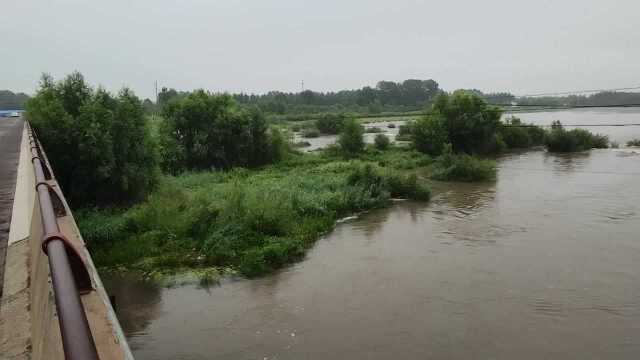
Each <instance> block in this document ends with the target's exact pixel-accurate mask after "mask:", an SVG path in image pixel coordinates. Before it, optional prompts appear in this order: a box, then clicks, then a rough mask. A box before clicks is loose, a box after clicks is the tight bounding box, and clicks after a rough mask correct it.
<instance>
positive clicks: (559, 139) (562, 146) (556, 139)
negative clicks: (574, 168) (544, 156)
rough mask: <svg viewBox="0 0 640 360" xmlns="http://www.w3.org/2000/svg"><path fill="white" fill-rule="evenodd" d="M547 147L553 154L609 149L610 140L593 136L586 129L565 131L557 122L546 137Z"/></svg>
mask: <svg viewBox="0 0 640 360" xmlns="http://www.w3.org/2000/svg"><path fill="white" fill-rule="evenodd" d="M545 145H546V147H547V149H548V150H549V151H551V152H575V151H585V150H590V149H593V148H608V147H609V138H608V137H607V136H605V135H600V134H592V133H591V132H590V131H588V130H585V129H573V130H565V129H564V127H563V126H562V124H561V123H560V122H559V121H557V122H554V124H553V125H552V128H551V130H550V131H549V132H548V133H547V135H546V137H545Z"/></svg>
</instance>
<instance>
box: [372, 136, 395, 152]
mask: <svg viewBox="0 0 640 360" xmlns="http://www.w3.org/2000/svg"><path fill="white" fill-rule="evenodd" d="M390 144H391V141H390V140H389V137H388V136H387V135H385V134H378V135H376V137H375V139H373V145H374V146H375V147H376V149H378V150H387V149H388V148H389V145H390Z"/></svg>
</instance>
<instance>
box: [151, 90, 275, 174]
mask: <svg viewBox="0 0 640 360" xmlns="http://www.w3.org/2000/svg"><path fill="white" fill-rule="evenodd" d="M163 115H164V118H165V119H166V120H165V121H164V123H162V125H161V127H160V134H161V153H162V159H163V161H162V166H163V168H164V169H165V170H166V171H168V172H171V173H177V172H180V171H184V170H193V169H210V168H220V169H229V168H232V167H236V166H248V167H257V166H262V165H265V164H268V163H271V162H274V161H277V160H278V155H277V154H274V153H272V152H271V151H269V150H270V149H275V148H278V146H272V145H271V143H272V142H274V141H276V142H279V143H280V144H281V143H282V138H281V137H280V138H278V137H277V136H278V135H277V134H276V135H275V136H276V137H274V136H270V134H271V135H274V134H275V133H274V132H271V133H270V132H269V131H268V126H267V123H266V119H265V118H264V116H263V114H262V113H261V112H260V111H258V110H257V109H250V110H242V109H240V108H239V107H238V106H237V105H236V103H235V101H234V100H233V98H232V97H231V96H229V95H214V94H210V93H207V92H205V91H204V90H197V91H195V92H193V93H190V94H189V95H186V96H184V97H182V98H178V99H173V100H172V101H169V102H168V103H167V104H166V105H165V106H164V110H163ZM279 146H280V145H279Z"/></svg>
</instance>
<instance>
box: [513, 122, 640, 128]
mask: <svg viewBox="0 0 640 360" xmlns="http://www.w3.org/2000/svg"><path fill="white" fill-rule="evenodd" d="M503 126H505V127H553V126H554V125H535V124H505V125H503ZM602 126H640V123H627V124H562V127H602Z"/></svg>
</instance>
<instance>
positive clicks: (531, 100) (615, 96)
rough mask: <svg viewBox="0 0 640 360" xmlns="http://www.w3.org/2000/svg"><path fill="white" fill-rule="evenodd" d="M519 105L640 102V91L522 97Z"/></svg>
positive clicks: (602, 104) (597, 104)
mask: <svg viewBox="0 0 640 360" xmlns="http://www.w3.org/2000/svg"><path fill="white" fill-rule="evenodd" d="M516 102H517V104H518V105H540V106H584V105H587V106H607V105H628V104H640V93H637V92H613V91H603V92H599V93H595V94H592V95H569V96H542V97H521V98H518V99H517V100H516Z"/></svg>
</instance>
